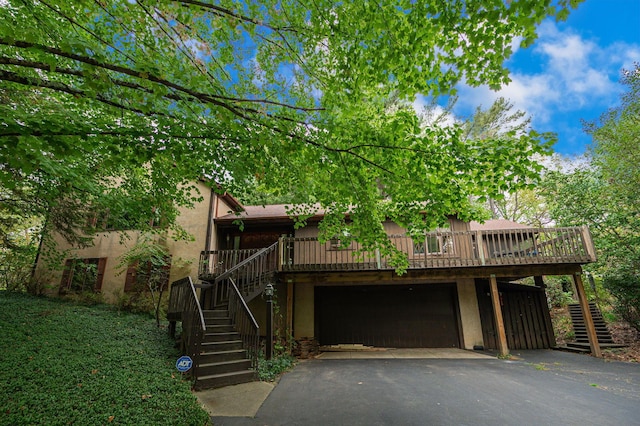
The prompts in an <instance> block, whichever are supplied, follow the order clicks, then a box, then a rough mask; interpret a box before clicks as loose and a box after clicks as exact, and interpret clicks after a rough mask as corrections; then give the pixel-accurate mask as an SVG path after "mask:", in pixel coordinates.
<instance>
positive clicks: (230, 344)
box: [202, 340, 242, 352]
mask: <svg viewBox="0 0 640 426" xmlns="http://www.w3.org/2000/svg"><path fill="white" fill-rule="evenodd" d="M233 349H242V340H227V341H222V342H204V343H202V352H219V351H230V350H233Z"/></svg>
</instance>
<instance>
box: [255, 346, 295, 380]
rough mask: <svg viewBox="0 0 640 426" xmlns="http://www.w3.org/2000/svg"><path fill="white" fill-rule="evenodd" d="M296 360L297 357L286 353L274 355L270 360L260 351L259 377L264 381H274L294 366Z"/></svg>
mask: <svg viewBox="0 0 640 426" xmlns="http://www.w3.org/2000/svg"><path fill="white" fill-rule="evenodd" d="M295 362H296V359H295V358H294V357H292V356H291V355H289V354H286V353H280V354H277V355H274V356H273V357H272V358H271V359H269V360H267V359H265V358H264V354H263V353H260V356H259V357H258V377H259V378H260V380H262V381H264V382H272V381H274V380H275V379H276V378H277V377H278V376H279V375H280V374H282V373H284V372H285V371H287V370H289V369H290V368H292V367H293V366H294V365H295Z"/></svg>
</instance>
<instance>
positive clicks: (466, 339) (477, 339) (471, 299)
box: [457, 278, 483, 349]
mask: <svg viewBox="0 0 640 426" xmlns="http://www.w3.org/2000/svg"><path fill="white" fill-rule="evenodd" d="M457 286H458V303H459V304H460V321H461V325H462V346H463V348H464V349H473V347H474V346H483V340H482V324H481V323H480V310H479V309H478V296H477V294H476V284H475V280H474V279H472V278H464V279H458V281H457Z"/></svg>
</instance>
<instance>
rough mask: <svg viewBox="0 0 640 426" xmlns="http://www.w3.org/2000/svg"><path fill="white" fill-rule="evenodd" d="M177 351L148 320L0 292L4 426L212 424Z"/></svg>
mask: <svg viewBox="0 0 640 426" xmlns="http://www.w3.org/2000/svg"><path fill="white" fill-rule="evenodd" d="M173 346H174V345H173V341H172V340H171V339H169V337H168V335H167V332H166V329H158V328H156V326H155V323H154V320H153V319H151V318H150V317H148V316H144V315H135V314H129V313H123V312H118V311H116V310H114V308H112V307H109V306H104V305H98V306H92V307H88V306H81V305H76V304H72V303H69V302H65V301H62V300H57V299H47V298H36V297H32V296H27V295H23V294H16V293H11V292H7V291H0V378H1V379H0V424H2V425H27V424H29V425H32V424H46V425H68V424H73V425H83V426H84V425H110V424H113V425H117V424H130V425H163V424H166V425H169V424H171V425H178V424H179V425H204V424H208V423H209V417H208V415H207V413H206V412H205V411H204V410H203V409H202V408H201V407H200V406H199V405H198V403H197V401H196V398H195V397H194V396H193V394H192V393H191V391H190V387H191V383H190V382H189V381H184V380H182V378H181V375H180V373H178V371H177V370H176V368H175V362H176V359H177V358H178V356H179V353H178V351H177V349H175V348H174V347H173Z"/></svg>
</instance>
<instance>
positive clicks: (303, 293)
mask: <svg viewBox="0 0 640 426" xmlns="http://www.w3.org/2000/svg"><path fill="white" fill-rule="evenodd" d="M314 301H315V298H314V288H313V284H311V283H297V284H295V290H294V299H293V306H294V310H293V338H294V339H301V338H303V337H314V334H315V330H314V316H315V310H314V309H315V307H314Z"/></svg>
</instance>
